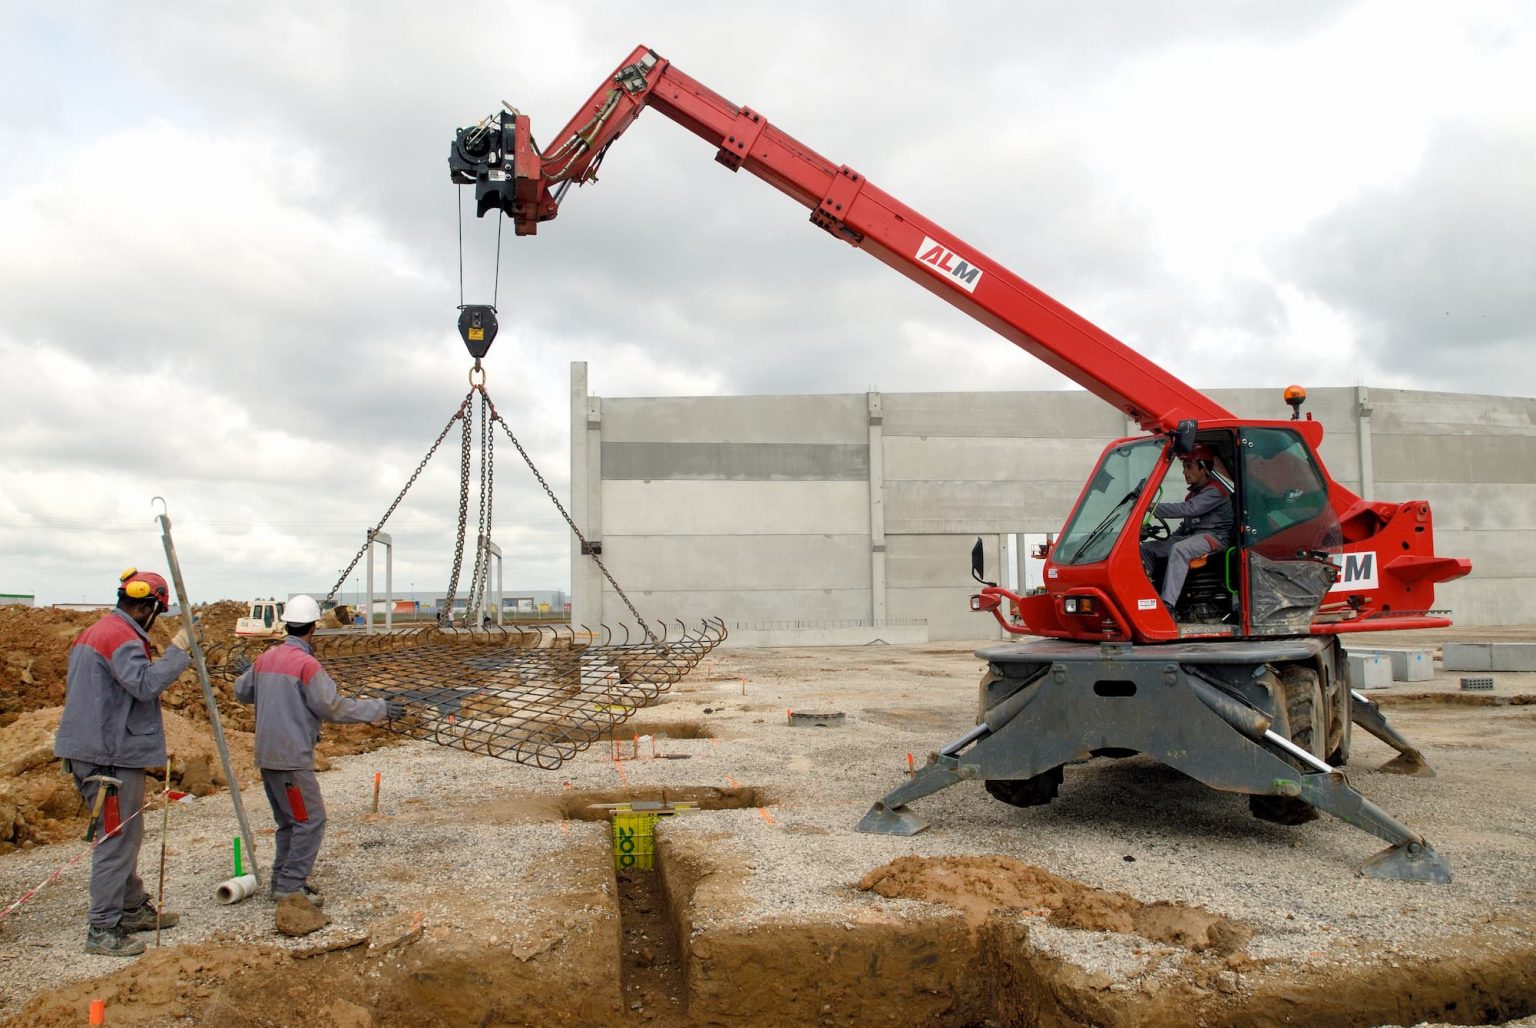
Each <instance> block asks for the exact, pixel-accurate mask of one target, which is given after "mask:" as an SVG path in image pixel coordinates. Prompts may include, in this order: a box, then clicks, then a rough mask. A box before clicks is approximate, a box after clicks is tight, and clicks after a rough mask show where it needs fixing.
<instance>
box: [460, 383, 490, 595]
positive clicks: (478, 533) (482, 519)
mask: <svg viewBox="0 0 1536 1028" xmlns="http://www.w3.org/2000/svg"><path fill="white" fill-rule="evenodd" d="M489 403H490V398H489V397H487V396H486V395H485V393H484V391H482V392H481V393H480V504H479V507H478V509H477V511H476V515H475V566H474V569H473V570H472V571H471V572H470V573H469V596H468V598H467V599H466V601H465V605H464V614H465V617H466V619H468V618H469V617H470V616H471V615H472V614H475V613H476V612H479V611H481V610H482V608H483V607H484V604H485V599H486V596H485V593H486V588H485V579H486V575H487V574H488V573H489V571H490V567H489V565H490V552H489V551H488V550H487V548H486V542H487V540H489V539H490V535H491V525H490V499H489V497H490V488H489V485H488V484H487V481H486V472H487V468H488V466H489V465H488V461H489V458H490V451H489V450H488V449H487V448H486V440H487V438H488V437H489V435H490V428H491V423H490V416H489V414H488V413H487V408H488V405H489ZM482 616H483V615H482Z"/></svg>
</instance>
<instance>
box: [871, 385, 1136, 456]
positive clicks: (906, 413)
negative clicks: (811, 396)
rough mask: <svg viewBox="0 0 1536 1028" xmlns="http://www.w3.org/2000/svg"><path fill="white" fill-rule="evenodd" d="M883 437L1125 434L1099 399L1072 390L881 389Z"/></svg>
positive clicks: (1121, 422) (1092, 436)
mask: <svg viewBox="0 0 1536 1028" xmlns="http://www.w3.org/2000/svg"><path fill="white" fill-rule="evenodd" d="M882 396H883V398H884V401H885V434H886V435H887V436H930V437H948V436H955V437H964V438H972V439H974V438H981V437H987V436H996V437H998V438H1003V439H1016V438H1020V437H1025V438H1030V439H1038V440H1043V439H1050V438H1086V439H1097V440H1099V443H1098V446H1097V447H1096V448H1095V449H1096V450H1098V449H1102V448H1103V447H1104V444H1105V443H1107V442H1109V441H1110V440H1111V439H1115V438H1118V437H1119V436H1122V435H1127V434H1129V433H1128V432H1127V430H1126V428H1125V418H1124V417H1123V416H1122V415H1121V414H1120V413H1119V412H1118V411H1116V410H1114V409H1113V408H1111V407H1110V406H1108V405H1107V404H1105V403H1104V402H1103V401H1102V400H1100V399H1098V398H1097V397H1095V396H1090V395H1088V394H1087V393H1083V392H1078V391H1076V390H1073V391H1065V390H1064V391H1060V392H1037V393H884V394H882Z"/></svg>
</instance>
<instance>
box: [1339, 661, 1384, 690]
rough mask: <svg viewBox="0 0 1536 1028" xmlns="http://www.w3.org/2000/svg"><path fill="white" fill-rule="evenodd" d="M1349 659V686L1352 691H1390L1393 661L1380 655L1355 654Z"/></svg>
mask: <svg viewBox="0 0 1536 1028" xmlns="http://www.w3.org/2000/svg"><path fill="white" fill-rule="evenodd" d="M1348 657H1349V685H1350V688H1352V689H1390V688H1391V687H1392V661H1391V660H1389V659H1388V658H1386V657H1383V656H1382V655H1381V654H1379V653H1366V652H1360V653H1354V652H1351V653H1349V654H1348Z"/></svg>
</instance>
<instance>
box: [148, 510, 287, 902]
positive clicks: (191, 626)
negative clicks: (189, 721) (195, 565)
mask: <svg viewBox="0 0 1536 1028" xmlns="http://www.w3.org/2000/svg"><path fill="white" fill-rule="evenodd" d="M155 499H156V500H158V501H159V502H160V504H161V506H162V507H163V506H165V500H163V499H161V498H160V497H158V496H156V497H155ZM155 520H156V521H159V522H160V535H161V539H162V540H163V541H164V543H165V559H166V561H167V562H168V563H169V564H170V567H171V581H172V583H173V584H174V585H175V586H176V599H177V601H178V602H179V603H180V604H181V620H182V624H183V625H185V626H186V629H187V645H188V646H190V647H191V648H192V663H193V665H194V666H196V668H197V680H198V682H199V683H201V684H202V687H203V702H204V703H206V704H207V705H208V721H209V723H210V724H211V725H212V726H213V741H214V744H215V745H217V746H218V748H219V760H220V761H221V762H222V763H223V765H224V780H225V781H226V782H228V783H229V798H230V799H231V800H232V801H233V802H234V805H235V818H236V820H238V821H239V822H240V836H241V838H243V839H244V840H245V852H246V856H247V857H248V858H249V859H250V864H251V872H250V873H251V874H252V875H253V876H255V878H256V884H257V885H260V884H261V868H260V866H259V865H258V864H257V862H256V846H255V843H254V841H253V838H252V836H251V825H250V822H249V821H247V820H246V819H245V804H243V803H241V802H240V782H239V780H238V779H237V778H235V768H234V765H233V764H231V763H230V760H229V745H228V744H227V743H226V742H225V741H224V724H223V722H222V721H220V720H219V705H218V703H217V702H216V701H215V700H214V698H213V683H212V682H210V681H209V679H208V664H207V662H206V661H205V660H204V659H203V645H202V643H201V642H199V641H198V638H197V625H196V623H195V622H194V620H193V618H192V602H191V600H189V599H188V597H187V587H186V585H185V584H184V583H183V582H182V580H181V562H180V561H178V560H177V559H176V544H175V543H173V542H172V541H171V518H170V515H169V512H168V511H167V512H165V513H161V514H158V515H156V517H155Z"/></svg>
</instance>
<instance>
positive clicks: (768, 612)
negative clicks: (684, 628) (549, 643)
mask: <svg viewBox="0 0 1536 1028" xmlns="http://www.w3.org/2000/svg"><path fill="white" fill-rule="evenodd" d="M622 581H623V579H620V582H622ZM625 592H627V593H628V594H629V598H630V599H632V600H634V601H635V606H636V607H638V608H639V609H640V613H641V615H643V616H644V617H645V618H646V619H647V620H650V621H655V620H658V619H665V620H668V621H670V620H673V619H675V618H681V619H682V620H683V621H684V622H687V623H697V622H698V621H699V619H700V618H705V617H719V618H724V619H725V621H726V624H727V625H730V624H736V623H758V624H770V623H772V624H784V623H787V622H793V621H848V622H852V621H867V620H868V619H869V590H868V589H770V590H752V589H749V588H737V587H736V586H735V585H726V584H722V586H721V587H720V588H718V589H714V590H710V591H707V592H696V591H692V590H685V591H683V592H666V591H663V590H639V591H631V590H630V588H629V587H628V586H625ZM603 615H604V617H603V620H604V623H606V624H614V623H617V622H620V621H631V622H632V621H633V620H634V619H633V618H632V617H630V615H629V611H628V608H626V607H625V606H624V601H622V600H620V599H619V598H618V596H617V594H615V593H614V592H613V590H612V589H611V588H608V587H607V586H606V583H605V586H604V589H603Z"/></svg>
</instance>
